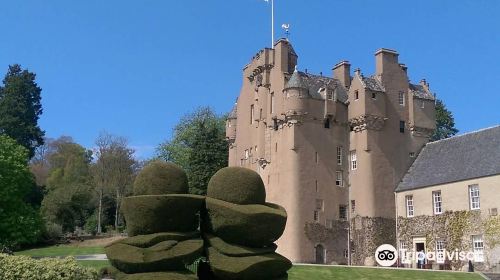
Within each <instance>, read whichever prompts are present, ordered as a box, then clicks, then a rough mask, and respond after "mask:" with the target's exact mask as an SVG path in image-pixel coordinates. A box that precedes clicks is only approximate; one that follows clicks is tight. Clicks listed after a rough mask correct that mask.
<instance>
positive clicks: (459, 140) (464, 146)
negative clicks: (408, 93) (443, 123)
mask: <svg viewBox="0 0 500 280" xmlns="http://www.w3.org/2000/svg"><path fill="white" fill-rule="evenodd" d="M497 174H500V125H497V126H495V127H491V128H486V129H483V130H479V131H475V132H471V133H467V134H464V135H460V136H455V137H452V138H448V139H444V140H439V141H436V142H431V143H428V144H427V145H426V146H425V147H424V148H423V149H422V151H421V152H420V154H419V155H418V157H417V159H416V160H415V162H414V163H413V165H412V166H411V167H410V169H409V170H408V172H407V173H406V175H405V176H404V177H403V180H402V181H401V182H400V183H399V185H398V186H397V187H396V192H401V191H407V190H412V189H418V188H422V187H428V186H433V185H439V184H444V183H450V182H456V181H462V180H467V179H473V178H479V177H485V176H491V175H497ZM499 190H500V186H499Z"/></svg>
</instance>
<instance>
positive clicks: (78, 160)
mask: <svg viewBox="0 0 500 280" xmlns="http://www.w3.org/2000/svg"><path fill="white" fill-rule="evenodd" d="M51 146H52V150H53V152H52V153H51V154H50V155H49V163H50V166H51V169H50V172H49V177H48V178H47V195H46V196H45V197H44V199H43V201H42V213H43V214H44V216H45V218H46V219H47V220H48V221H49V222H53V223H56V224H59V225H61V226H62V228H63V231H65V232H68V231H73V230H74V228H75V226H83V225H84V224H85V221H86V219H87V218H88V217H89V216H90V215H91V213H92V212H93V209H94V208H95V206H94V201H93V193H92V184H91V177H90V162H91V159H92V152H91V151H88V150H86V149H85V148H84V147H82V146H80V145H78V144H76V143H74V142H73V140H72V139H71V138H70V137H65V136H63V137H61V138H59V139H57V140H55V141H53V142H52V143H51Z"/></svg>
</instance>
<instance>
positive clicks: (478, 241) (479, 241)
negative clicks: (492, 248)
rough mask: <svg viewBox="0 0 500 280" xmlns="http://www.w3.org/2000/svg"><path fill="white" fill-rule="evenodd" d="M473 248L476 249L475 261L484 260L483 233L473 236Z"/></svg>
mask: <svg viewBox="0 0 500 280" xmlns="http://www.w3.org/2000/svg"><path fill="white" fill-rule="evenodd" d="M472 248H473V250H474V261H475V262H484V241H483V235H482V234H479V235H473V236H472Z"/></svg>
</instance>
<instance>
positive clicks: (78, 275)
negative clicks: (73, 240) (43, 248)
mask: <svg viewBox="0 0 500 280" xmlns="http://www.w3.org/2000/svg"><path fill="white" fill-rule="evenodd" d="M0 279H2V280H46V279H50V280H97V279H98V276H97V271H96V270H95V269H93V268H86V267H82V266H79V265H78V263H77V262H76V260H75V259H73V258H65V259H51V258H44V259H39V260H35V259H32V258H31V257H28V256H7V255H1V254H0Z"/></svg>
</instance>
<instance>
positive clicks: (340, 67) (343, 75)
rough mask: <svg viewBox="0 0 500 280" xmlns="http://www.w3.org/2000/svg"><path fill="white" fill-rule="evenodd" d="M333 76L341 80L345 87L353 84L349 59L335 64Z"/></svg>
mask: <svg viewBox="0 0 500 280" xmlns="http://www.w3.org/2000/svg"><path fill="white" fill-rule="evenodd" d="M332 70H333V77H334V78H335V79H337V80H339V81H340V83H341V84H342V85H343V86H344V87H345V88H349V86H350V85H351V64H350V63H349V61H347V60H343V61H341V62H339V63H337V64H335V66H333V69H332Z"/></svg>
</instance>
